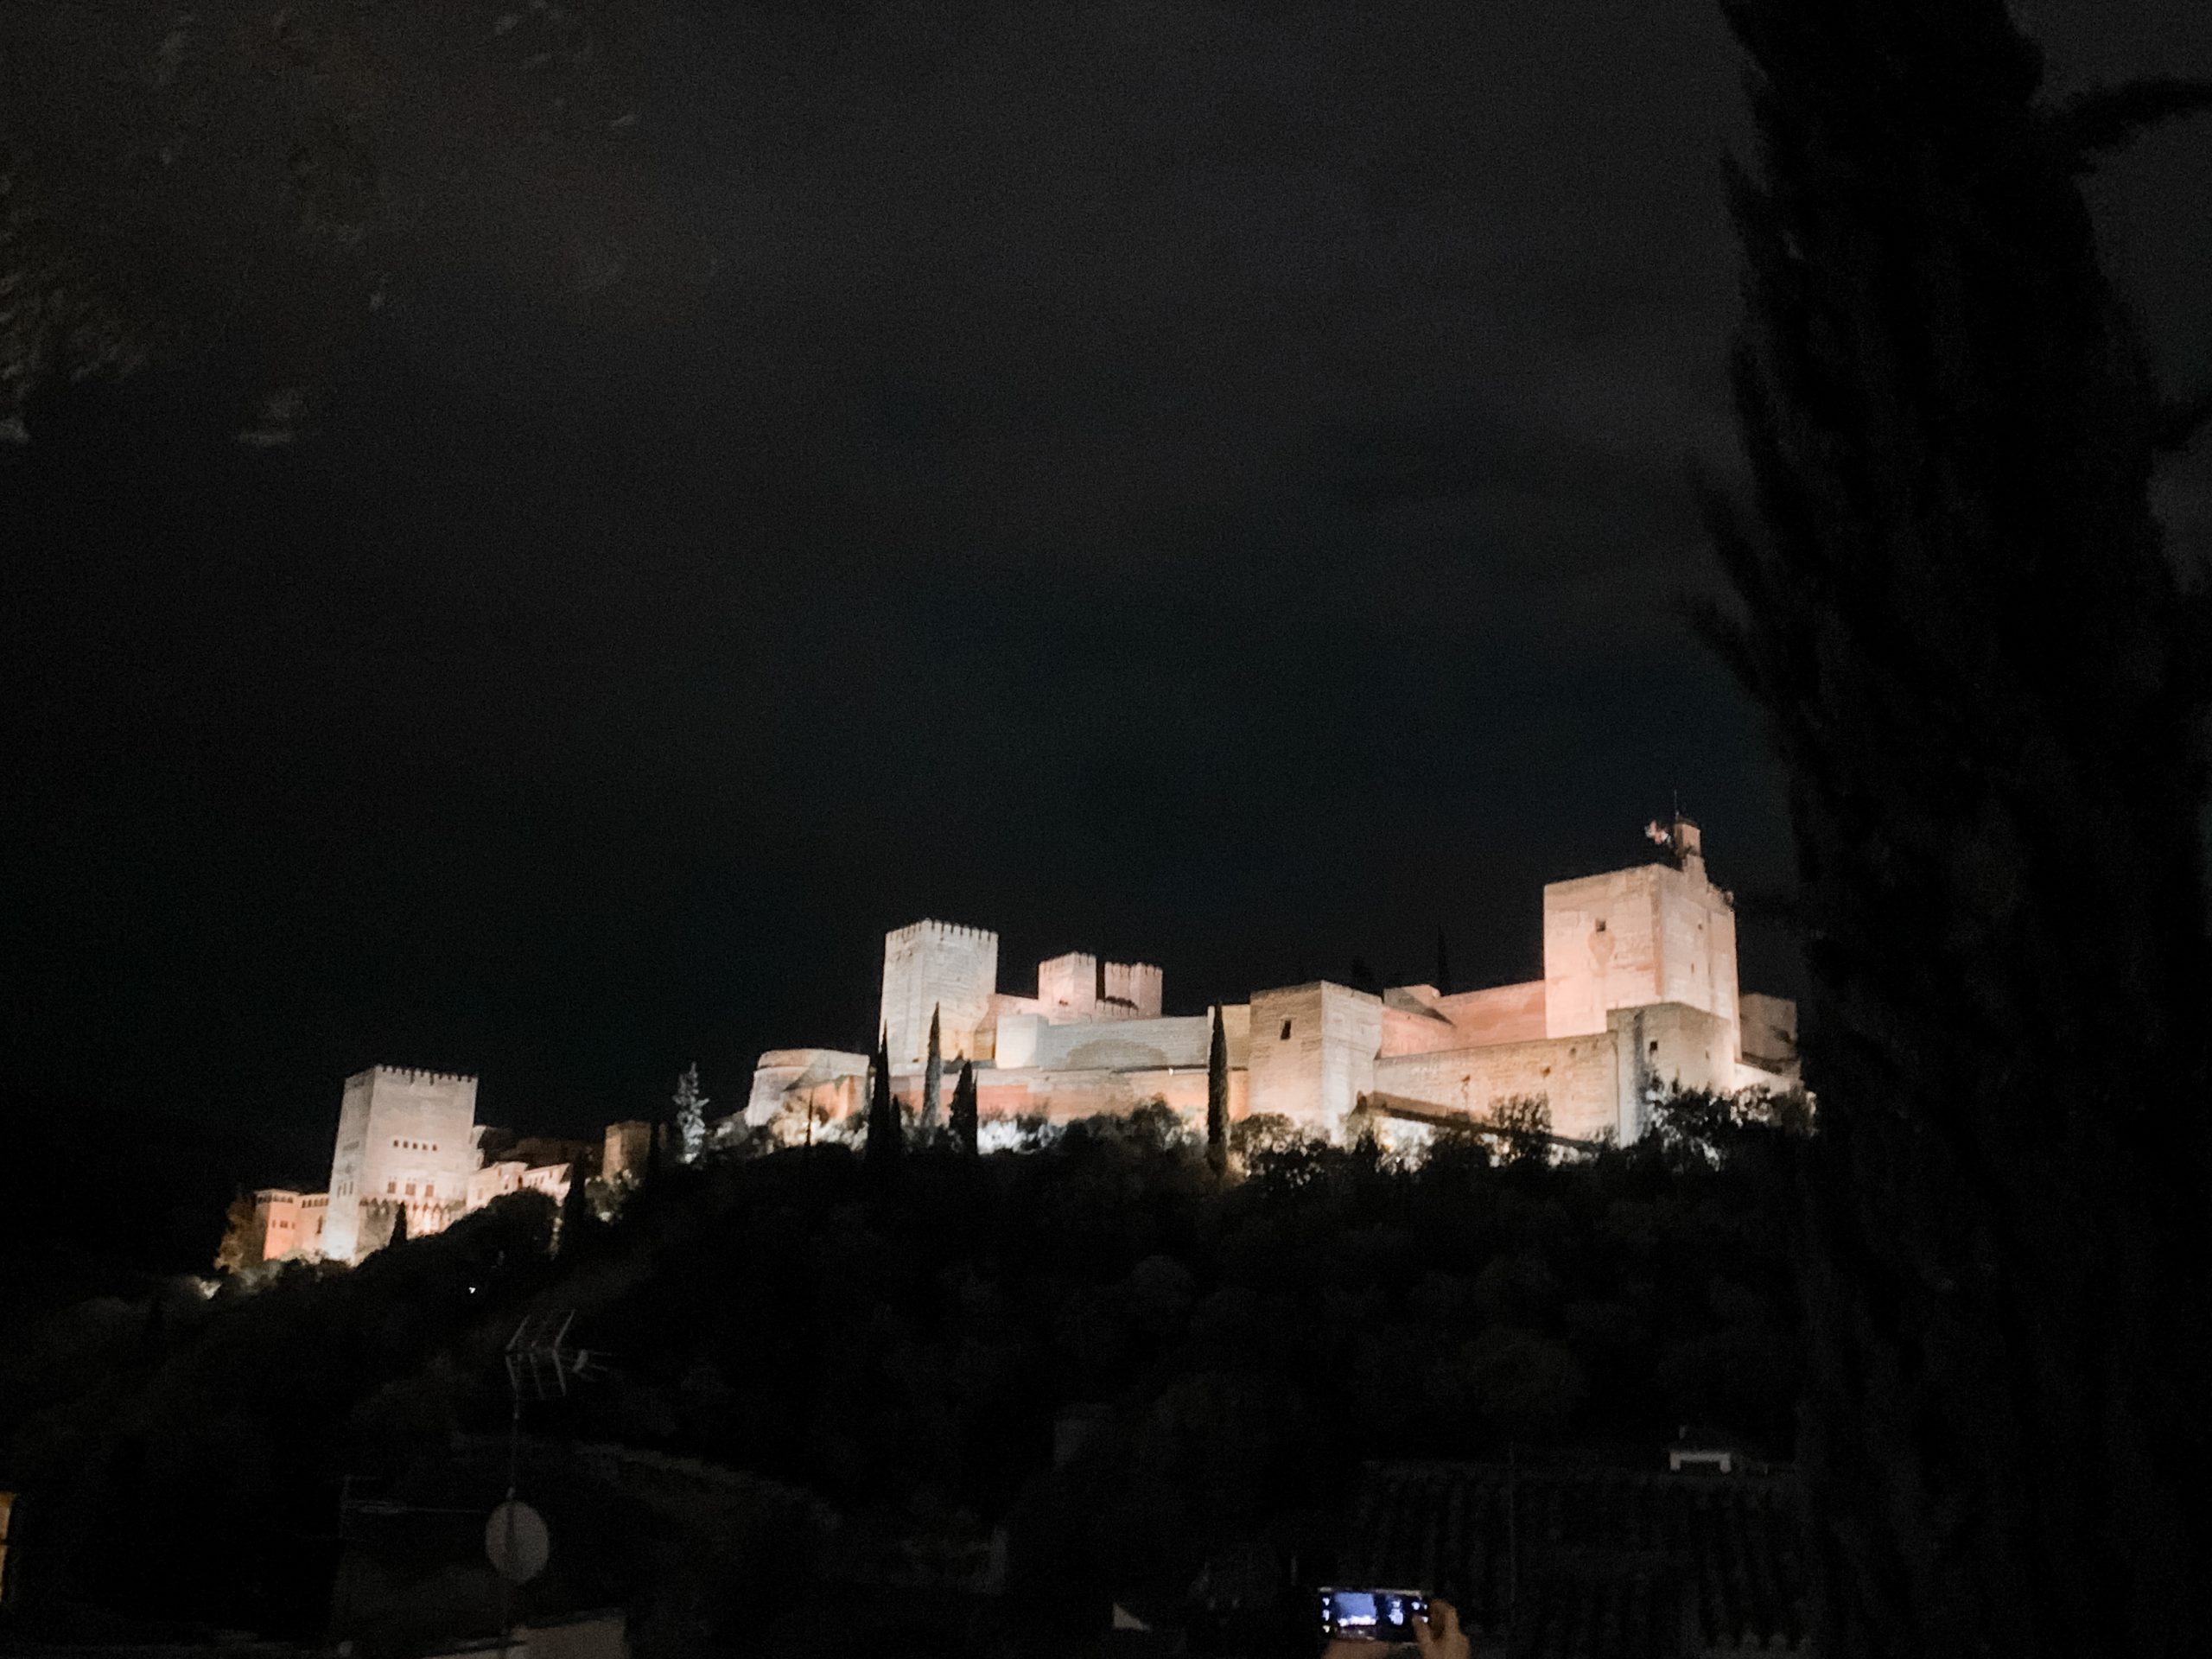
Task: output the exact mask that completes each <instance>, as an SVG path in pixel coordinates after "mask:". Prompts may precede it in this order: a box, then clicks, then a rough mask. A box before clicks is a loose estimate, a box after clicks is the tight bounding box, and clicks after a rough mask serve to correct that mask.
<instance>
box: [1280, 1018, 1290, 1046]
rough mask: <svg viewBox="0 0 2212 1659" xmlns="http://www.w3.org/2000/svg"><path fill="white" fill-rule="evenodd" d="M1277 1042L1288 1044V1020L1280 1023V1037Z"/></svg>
mask: <svg viewBox="0 0 2212 1659" xmlns="http://www.w3.org/2000/svg"><path fill="white" fill-rule="evenodd" d="M1277 1040H1278V1041H1280V1042H1285V1043H1287V1042H1288V1041H1289V1040H1290V1021H1289V1020H1284V1021H1283V1022H1282V1035H1281V1037H1280V1038H1279V1039H1277Z"/></svg>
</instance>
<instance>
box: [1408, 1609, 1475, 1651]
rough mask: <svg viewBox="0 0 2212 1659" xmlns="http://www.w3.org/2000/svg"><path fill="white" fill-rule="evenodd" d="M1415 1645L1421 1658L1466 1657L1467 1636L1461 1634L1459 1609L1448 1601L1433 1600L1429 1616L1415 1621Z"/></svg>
mask: <svg viewBox="0 0 2212 1659" xmlns="http://www.w3.org/2000/svg"><path fill="white" fill-rule="evenodd" d="M1414 1646H1415V1647H1417V1648H1419V1649H1421V1659H1466V1656H1467V1638H1466V1637H1464V1636H1462V1635H1460V1634H1459V1610H1458V1609H1457V1608H1455V1607H1453V1606H1452V1604H1451V1603H1450V1602H1448V1601H1431V1602H1430V1603H1429V1604H1428V1616H1427V1618H1418V1619H1415V1620H1414Z"/></svg>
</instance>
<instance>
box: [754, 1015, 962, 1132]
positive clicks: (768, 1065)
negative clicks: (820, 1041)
mask: <svg viewBox="0 0 2212 1659" xmlns="http://www.w3.org/2000/svg"><path fill="white" fill-rule="evenodd" d="M922 1042H923V1045H924V1046H925V1047H926V1046H927V1045H928V1043H929V1030H928V1027H926V1026H925V1027H923V1031H922ZM867 1078H868V1056H867V1055H865V1054H855V1053H853V1052H850V1051H849V1050H846V1049H838V1048H772V1049H770V1050H769V1051H768V1052H766V1053H765V1054H763V1055H762V1056H761V1057H760V1065H757V1066H756V1067H754V1068H753V1091H752V1093H751V1094H750V1095H748V1096H747V1097H746V1103H745V1121H746V1122H747V1123H749V1124H752V1125H753V1126H754V1127H755V1128H758V1127H759V1126H760V1125H761V1124H763V1123H766V1122H767V1121H768V1120H769V1119H770V1118H772V1117H773V1116H775V1115H776V1114H777V1113H778V1112H779V1111H780V1110H782V1109H783V1108H784V1107H785V1104H787V1103H790V1102H791V1101H794V1100H808V1099H811V1100H814V1101H815V1102H816V1103H817V1115H818V1113H819V1111H820V1110H824V1109H827V1110H829V1111H830V1112H831V1115H832V1116H843V1107H844V1103H846V1102H848V1101H851V1100H858V1099H859V1098H861V1096H862V1094H863V1092H864V1090H865V1087H866V1084H867Z"/></svg>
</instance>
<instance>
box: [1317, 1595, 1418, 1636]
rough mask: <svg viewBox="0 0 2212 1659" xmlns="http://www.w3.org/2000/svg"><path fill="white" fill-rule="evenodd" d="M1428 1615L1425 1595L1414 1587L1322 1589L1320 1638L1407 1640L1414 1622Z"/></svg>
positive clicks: (1412, 1629)
mask: <svg viewBox="0 0 2212 1659" xmlns="http://www.w3.org/2000/svg"><path fill="white" fill-rule="evenodd" d="M1427 1618H1428V1598H1427V1596H1425V1595H1423V1594H1422V1593H1421V1592H1420V1591H1418V1590H1324V1591H1322V1592H1321V1639H1322V1640H1323V1641H1324V1642H1410V1641H1412V1640H1413V1639H1414V1623H1415V1621H1417V1620H1426V1619H1427Z"/></svg>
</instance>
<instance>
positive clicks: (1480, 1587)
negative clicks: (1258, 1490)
mask: <svg viewBox="0 0 2212 1659" xmlns="http://www.w3.org/2000/svg"><path fill="white" fill-rule="evenodd" d="M1509 1516H1510V1524H1509ZM1337 1576H1338V1582H1340V1583H1353V1584H1402V1585H1409V1586H1419V1587H1421V1588H1422V1589H1426V1590H1428V1591H1430V1592H1432V1593H1433V1594H1436V1595H1440V1596H1443V1597H1445V1598H1446V1599H1448V1600H1450V1601H1451V1602H1452V1604H1453V1605H1456V1606H1457V1607H1458V1608H1459V1611H1460V1615H1461V1617H1462V1618H1463V1619H1464V1620H1465V1623H1466V1624H1467V1626H1468V1628H1469V1630H1470V1631H1471V1633H1474V1634H1476V1635H1477V1636H1478V1637H1480V1638H1482V1640H1483V1642H1484V1645H1486V1646H1491V1647H1496V1646H1497V1645H1498V1644H1500V1643H1503V1646H1504V1648H1505V1650H1506V1651H1507V1652H1508V1653H1510V1654H1511V1655H1513V1656H1516V1659H1521V1656H1528V1659H1551V1656H1559V1659H1568V1656H1588V1659H1616V1656H1618V1659H1647V1656H1648V1659H1660V1656H1676V1655H1682V1654H1705V1653H1710V1652H1713V1651H1714V1650H1716V1649H1718V1650H1739V1649H1745V1648H1754V1649H1774V1650H1779V1651H1789V1652H1798V1653H1802V1652H1804V1651H1805V1650H1806V1649H1805V1643H1806V1629H1807V1618H1806V1608H1805V1599H1806V1598H1805V1587H1806V1570H1805V1560H1804V1553H1803V1544H1802V1531H1801V1524H1800V1521H1799V1506H1798V1497H1797V1488H1796V1481H1795V1480H1794V1479H1792V1478H1790V1476H1789V1474H1788V1473H1787V1472H1780V1473H1767V1474H1756V1475H1710V1474H1700V1475H1691V1474H1681V1475H1670V1474H1668V1473H1666V1472H1664V1471H1656V1472H1655V1471H1643V1470H1634V1469H1621V1468H1607V1467H1602V1466H1592V1465H1535V1466H1529V1465H1522V1466H1521V1467H1519V1468H1517V1469H1509V1468H1508V1467H1507V1466H1506V1465H1502V1464H1446V1463H1389V1464H1372V1465H1369V1466H1368V1468H1367V1470H1366V1471H1365V1475H1364V1477H1363V1480H1362V1483H1361V1488H1360V1492H1359V1496H1358V1498H1357V1501H1356V1503H1355V1506H1354V1510H1353V1515H1352V1521H1351V1528H1350V1529H1349V1531H1348V1533H1347V1535H1346V1537H1345V1539H1344V1547H1343V1549H1342V1551H1341V1553H1340V1556H1339V1561H1338V1575H1337Z"/></svg>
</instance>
